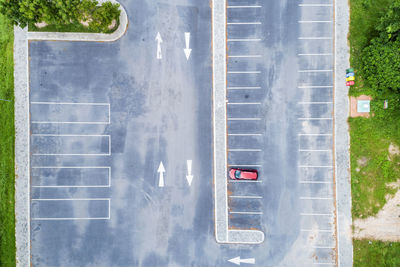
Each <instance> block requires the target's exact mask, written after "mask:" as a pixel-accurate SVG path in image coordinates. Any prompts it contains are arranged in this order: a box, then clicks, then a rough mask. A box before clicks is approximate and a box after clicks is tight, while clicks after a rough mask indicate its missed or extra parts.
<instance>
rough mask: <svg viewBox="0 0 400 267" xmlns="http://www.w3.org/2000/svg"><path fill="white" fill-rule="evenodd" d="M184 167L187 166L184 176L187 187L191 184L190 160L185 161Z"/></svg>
mask: <svg viewBox="0 0 400 267" xmlns="http://www.w3.org/2000/svg"><path fill="white" fill-rule="evenodd" d="M186 166H187V175H186V180H187V182H188V184H189V186H190V185H191V184H192V181H193V175H192V160H187V161H186Z"/></svg>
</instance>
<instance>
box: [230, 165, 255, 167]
mask: <svg viewBox="0 0 400 267" xmlns="http://www.w3.org/2000/svg"><path fill="white" fill-rule="evenodd" d="M228 166H229V167H231V166H234V167H261V165H257V164H241V165H239V164H228Z"/></svg>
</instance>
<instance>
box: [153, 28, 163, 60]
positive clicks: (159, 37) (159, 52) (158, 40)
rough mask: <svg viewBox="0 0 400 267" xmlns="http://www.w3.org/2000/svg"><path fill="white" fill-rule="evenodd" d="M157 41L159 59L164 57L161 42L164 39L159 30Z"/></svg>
mask: <svg viewBox="0 0 400 267" xmlns="http://www.w3.org/2000/svg"><path fill="white" fill-rule="evenodd" d="M155 40H156V41H157V59H162V54H161V43H162V42H163V40H162V39H161V35H160V33H159V32H158V33H157V36H156V39H155Z"/></svg>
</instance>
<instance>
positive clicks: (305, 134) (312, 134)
mask: <svg viewBox="0 0 400 267" xmlns="http://www.w3.org/2000/svg"><path fill="white" fill-rule="evenodd" d="M299 136H332V134H326V133H301V134H299Z"/></svg>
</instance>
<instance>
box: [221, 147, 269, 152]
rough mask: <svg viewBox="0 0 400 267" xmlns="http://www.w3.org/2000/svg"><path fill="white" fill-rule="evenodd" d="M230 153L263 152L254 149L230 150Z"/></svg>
mask: <svg viewBox="0 0 400 267" xmlns="http://www.w3.org/2000/svg"><path fill="white" fill-rule="evenodd" d="M228 151H231V152H261V151H262V150H261V149H252V148H228Z"/></svg>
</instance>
